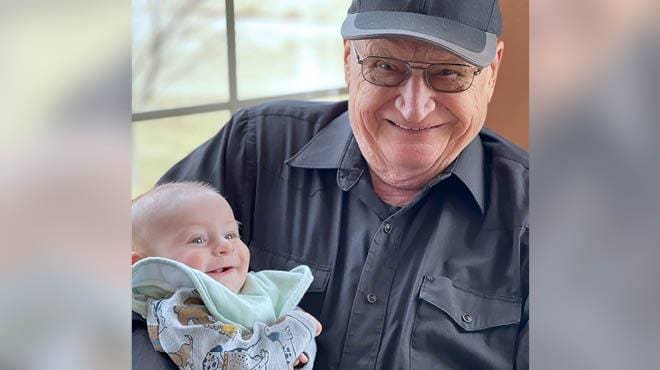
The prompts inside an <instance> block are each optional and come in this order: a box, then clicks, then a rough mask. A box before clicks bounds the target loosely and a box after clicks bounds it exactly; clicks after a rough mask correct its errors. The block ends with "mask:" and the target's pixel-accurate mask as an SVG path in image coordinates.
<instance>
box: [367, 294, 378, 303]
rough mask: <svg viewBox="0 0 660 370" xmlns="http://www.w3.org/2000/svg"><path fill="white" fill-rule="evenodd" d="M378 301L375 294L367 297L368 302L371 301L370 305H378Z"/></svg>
mask: <svg viewBox="0 0 660 370" xmlns="http://www.w3.org/2000/svg"><path fill="white" fill-rule="evenodd" d="M377 300H378V297H376V295H375V294H368V295H367V301H369V303H376V301H377Z"/></svg>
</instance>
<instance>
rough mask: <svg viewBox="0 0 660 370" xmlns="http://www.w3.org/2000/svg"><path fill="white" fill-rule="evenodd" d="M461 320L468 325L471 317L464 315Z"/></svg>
mask: <svg viewBox="0 0 660 370" xmlns="http://www.w3.org/2000/svg"><path fill="white" fill-rule="evenodd" d="M461 320H463V322H466V323H468V324H469V323H471V322H472V315H470V314H469V313H464V314H463V316H461Z"/></svg>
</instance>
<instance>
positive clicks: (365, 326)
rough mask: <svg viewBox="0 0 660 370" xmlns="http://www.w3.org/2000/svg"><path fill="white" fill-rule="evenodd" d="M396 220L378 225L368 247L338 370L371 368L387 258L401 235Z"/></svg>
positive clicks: (390, 261)
mask: <svg viewBox="0 0 660 370" xmlns="http://www.w3.org/2000/svg"><path fill="white" fill-rule="evenodd" d="M396 219H397V218H396V217H395V216H391V217H389V218H387V219H385V220H384V221H383V222H381V224H380V225H379V227H378V230H377V232H376V233H375V235H374V237H373V238H372V241H371V243H370V246H369V251H368V253H367V258H366V260H365V263H364V266H363V268H362V273H361V275H360V281H359V283H358V288H357V292H356V295H355V297H354V299H353V306H352V307H351V314H350V318H349V324H348V328H347V331H346V341H345V342H344V347H343V351H342V358H341V365H340V366H339V368H340V369H369V368H375V365H376V359H377V356H378V349H379V345H380V340H381V338H382V332H383V330H384V323H385V315H386V312H387V305H388V301H389V299H390V290H391V289H392V280H393V278H394V272H395V267H396V260H395V259H394V258H391V257H392V256H391V255H392V251H394V250H395V247H396V245H397V244H398V243H399V242H400V237H401V235H402V234H401V232H400V230H399V229H398V228H397V220H396Z"/></svg>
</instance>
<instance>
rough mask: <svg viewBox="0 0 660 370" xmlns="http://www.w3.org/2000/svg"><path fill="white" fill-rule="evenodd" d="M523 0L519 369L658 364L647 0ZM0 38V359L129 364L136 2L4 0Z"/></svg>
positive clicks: (657, 35) (7, 365) (659, 274)
mask: <svg viewBox="0 0 660 370" xmlns="http://www.w3.org/2000/svg"><path fill="white" fill-rule="evenodd" d="M502 1H514V0H502ZM530 10H531V16H530V24H531V29H530V40H531V41H530V51H531V55H530V62H531V66H530V73H531V86H530V91H531V97H530V111H531V117H530V124H531V131H532V138H531V139H532V140H531V163H532V167H531V168H532V177H531V179H532V180H531V181H532V182H531V185H530V186H531V194H532V198H531V200H530V203H531V206H532V216H531V220H532V232H531V235H532V239H531V248H532V250H531V256H532V260H531V283H532V286H531V292H532V293H531V294H532V297H531V307H532V317H531V328H532V329H531V359H532V368H533V369H553V370H555V369H622V368H623V369H657V368H658V365H657V362H658V361H657V357H658V348H660V318H659V317H658V312H660V289H659V287H658V282H659V281H660V266H659V265H660V246H659V244H660V237H659V235H658V234H659V231H660V215H659V213H660V196H659V195H658V190H657V189H660V164H659V161H658V158H660V156H659V155H658V150H657V149H656V147H657V143H658V142H659V141H660V125H659V122H658V121H659V119H658V117H659V116H660V114H659V113H660V98H659V94H658V93H659V92H660V78H659V76H660V68H659V67H660V49H659V46H660V45H659V42H658V40H659V39H660V32H659V29H658V24H659V23H660V16H659V12H658V2H657V1H652V0H629V1H625V2H621V1H613V0H583V1H577V2H576V1H568V0H555V1H541V0H535V1H532V2H531V6H530ZM0 45H2V50H3V56H2V58H0V114H1V119H0V169H1V170H2V175H1V176H0V235H1V236H2V238H1V239H2V242H0V252H1V257H0V294H1V297H2V300H1V302H2V304H0V368H1V369H7V370H10V369H37V368H49V369H121V368H129V367H130V336H129V333H130V329H129V327H130V321H129V318H130V316H129V304H130V303H129V289H128V287H129V278H130V273H129V268H128V266H129V263H130V262H129V248H130V247H129V245H130V236H129V235H130V234H129V230H130V216H129V207H130V199H131V182H130V176H131V168H130V166H131V131H130V129H131V123H130V120H131V96H130V91H131V64H130V48H131V3H130V2H101V1H79V0H69V1H60V2H37V1H22V2H15V1H13V2H7V1H3V2H0Z"/></svg>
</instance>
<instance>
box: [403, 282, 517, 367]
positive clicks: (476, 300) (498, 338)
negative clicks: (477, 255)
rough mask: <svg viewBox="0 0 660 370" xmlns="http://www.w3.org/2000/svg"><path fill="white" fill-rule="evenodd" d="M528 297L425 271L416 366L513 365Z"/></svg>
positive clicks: (414, 345) (414, 342)
mask: <svg viewBox="0 0 660 370" xmlns="http://www.w3.org/2000/svg"><path fill="white" fill-rule="evenodd" d="M521 309H522V299H521V298H519V297H503V296H493V295H488V294H485V293H482V292H480V291H478V290H475V289H473V288H470V287H468V286H467V285H465V284H462V283H459V282H454V281H452V280H450V279H449V278H446V277H443V276H425V277H424V279H423V281H422V286H421V288H420V291H419V296H418V300H417V311H416V313H415V321H414V323H413V329H412V338H411V342H410V363H411V368H412V369H431V368H432V369H512V368H513V359H514V357H515V356H514V349H515V343H516V337H517V333H518V325H517V324H518V323H519V322H520V316H521Z"/></svg>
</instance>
